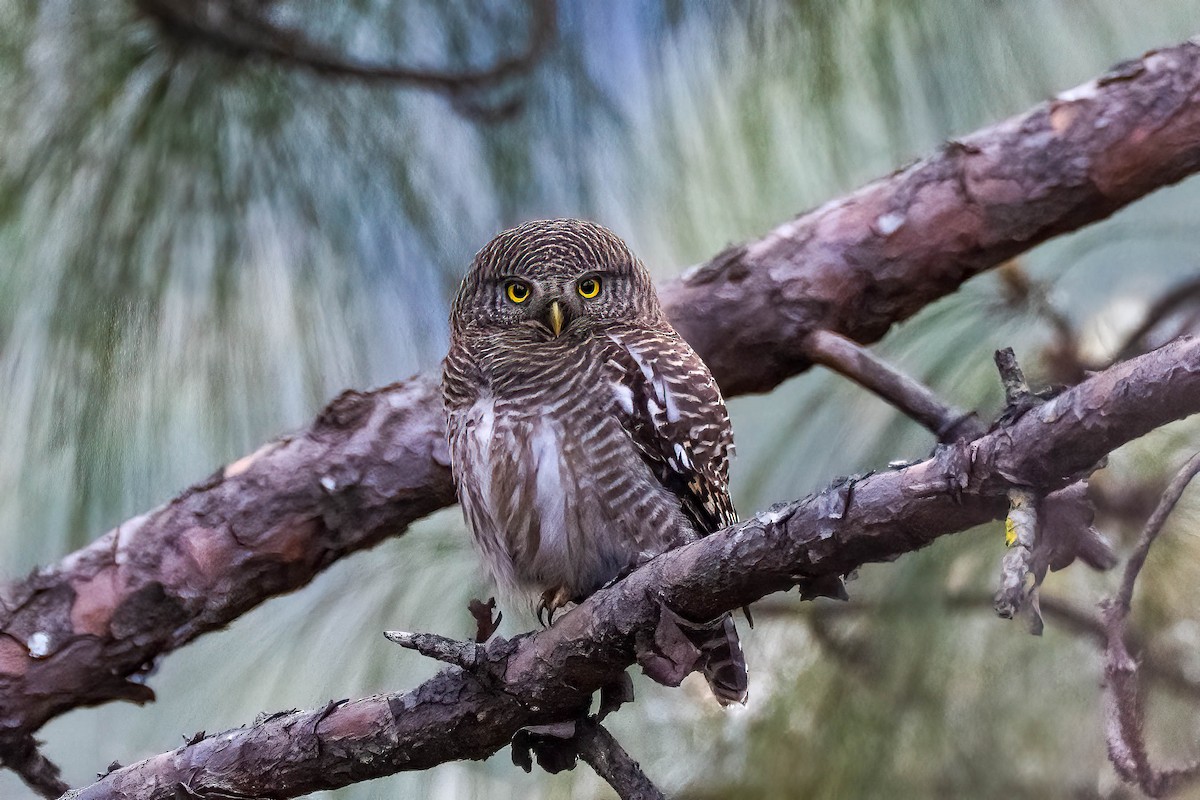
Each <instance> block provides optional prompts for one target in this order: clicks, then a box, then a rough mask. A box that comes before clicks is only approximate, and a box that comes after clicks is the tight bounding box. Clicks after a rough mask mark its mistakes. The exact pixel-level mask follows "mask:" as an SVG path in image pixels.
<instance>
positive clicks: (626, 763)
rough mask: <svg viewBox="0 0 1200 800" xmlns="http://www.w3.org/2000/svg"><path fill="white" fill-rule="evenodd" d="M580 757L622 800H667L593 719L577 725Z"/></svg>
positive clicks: (576, 737)
mask: <svg viewBox="0 0 1200 800" xmlns="http://www.w3.org/2000/svg"><path fill="white" fill-rule="evenodd" d="M575 739H576V741H577V742H578V745H579V757H580V758H582V759H583V760H584V761H586V762H587V763H588V766H590V767H591V768H592V769H594V770H595V771H596V774H597V775H599V776H600V777H601V778H603V779H604V780H605V781H607V782H608V785H609V786H611V787H612V788H613V789H614V790H615V791H616V793H617V796H618V797H620V798H621V800H666V798H665V797H664V796H663V793H662V792H661V791H659V789H658V787H657V786H655V785H654V784H653V783H652V782H651V781H650V779H649V778H648V777H646V773H645V772H643V771H642V767H641V765H640V764H638V762H636V761H634V760H633V759H632V758H630V756H629V753H627V752H625V748H623V747H621V743H620V742H618V741H617V740H616V738H615V737H614V736H613V735H612V734H611V733H609V731H608V729H607V728H605V727H604V726H603V725H601V724H600V723H599V722H597V721H596V720H594V719H592V718H590V717H589V718H587V719H582V720H580V721H579V722H578V723H577V726H576V733H575Z"/></svg>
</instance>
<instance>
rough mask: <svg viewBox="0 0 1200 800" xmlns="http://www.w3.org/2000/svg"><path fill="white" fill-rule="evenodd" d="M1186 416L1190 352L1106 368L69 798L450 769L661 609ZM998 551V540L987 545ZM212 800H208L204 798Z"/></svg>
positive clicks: (593, 687)
mask: <svg viewBox="0 0 1200 800" xmlns="http://www.w3.org/2000/svg"><path fill="white" fill-rule="evenodd" d="M1193 413H1200V340H1197V339H1180V340H1177V341H1175V342H1173V343H1171V344H1170V345H1168V346H1166V347H1164V348H1162V349H1160V350H1157V351H1154V352H1153V353H1150V354H1148V355H1145V356H1142V357H1140V358H1137V359H1135V360H1133V361H1130V362H1127V363H1124V364H1120V365H1117V366H1114V367H1112V368H1110V369H1109V370H1107V371H1105V372H1103V373H1101V374H1099V375H1097V376H1095V377H1093V378H1091V379H1089V380H1088V381H1086V382H1084V383H1082V384H1080V385H1079V386H1077V387H1075V388H1073V389H1071V390H1069V391H1067V392H1065V393H1063V394H1062V395H1060V396H1058V397H1057V398H1055V399H1053V400H1051V401H1050V402H1048V403H1046V404H1045V405H1042V406H1039V407H1037V408H1034V409H1033V410H1031V411H1029V412H1028V413H1026V414H1024V415H1023V416H1021V417H1020V418H1019V419H1017V420H1016V421H1015V422H1011V423H1009V424H1007V425H1005V426H1003V427H1000V428H998V429H997V430H995V431H993V432H991V433H989V434H987V435H986V436H984V437H982V438H980V439H977V440H975V441H974V442H971V443H966V442H962V443H959V444H956V445H953V446H951V447H949V448H946V449H945V450H944V451H943V452H942V453H941V454H940V455H939V456H938V457H936V458H933V459H930V460H928V461H925V462H922V463H920V464H916V465H914V466H911V467H908V468H905V469H901V470H894V471H889V472H885V473H882V474H877V475H873V476H870V477H868V478H866V479H864V480H861V481H859V482H857V483H855V484H854V485H853V486H852V487H851V486H849V485H847V484H835V485H834V486H832V487H830V488H829V489H827V490H825V491H824V492H822V493H820V494H817V495H814V496H811V497H808V498H806V499H804V500H800V501H798V502H795V503H790V504H787V505H785V506H781V507H778V508H775V509H772V510H771V511H769V512H766V513H761V514H759V515H757V516H755V517H754V518H752V519H749V520H747V521H745V522H743V523H740V524H738V525H735V526H732V527H730V528H727V529H726V530H724V531H720V532H718V533H715V534H713V535H712V536H709V537H707V538H705V539H702V540H700V541H698V542H696V543H694V544H691V545H688V546H686V547H683V548H680V549H678V550H674V551H671V552H669V553H666V554H664V555H662V556H660V557H658V558H656V559H654V560H653V561H651V562H649V563H648V564H646V565H645V566H643V567H642V568H640V569H638V570H637V571H636V572H634V573H633V574H631V575H630V576H629V577H627V578H626V579H625V580H623V581H621V582H620V583H618V584H616V585H615V586H612V587H609V588H607V589H603V590H601V591H599V592H597V593H596V594H594V595H593V596H592V597H590V598H589V599H588V600H587V601H585V602H584V603H583V604H582V605H580V606H579V607H577V608H575V609H573V610H572V611H571V612H570V613H568V614H566V615H565V616H564V617H562V618H561V619H560V620H559V621H558V622H556V623H555V624H554V626H553V627H551V628H549V629H548V630H545V631H542V632H540V633H537V634H528V635H525V636H521V637H518V638H517V639H514V640H511V641H503V640H497V641H494V642H493V643H492V644H491V645H489V646H488V647H487V648H483V647H478V648H476V646H475V645H473V644H469V643H466V644H464V645H462V646H464V647H470V648H475V649H473V650H472V656H471V658H470V659H466V660H460V661H459V663H463V664H466V665H467V667H468V669H466V670H464V669H462V668H458V667H455V668H451V669H448V670H446V671H444V672H442V673H440V674H439V675H437V676H435V677H434V678H432V679H430V680H429V681H427V682H426V683H424V684H423V685H421V686H420V687H418V688H417V689H415V690H413V691H411V692H408V693H404V694H394V695H380V696H376V697H369V698H364V699H361V700H354V701H348V702H347V701H343V702H341V703H335V704H331V705H329V706H327V707H325V708H323V709H320V710H318V711H304V712H300V711H293V712H286V713H283V714H278V715H275V716H273V717H270V718H268V719H266V720H265V721H263V722H261V723H259V724H257V725H254V726H252V727H248V728H241V729H237V730H233V731H227V732H224V733H221V734H217V735H214V736H210V737H208V738H205V739H203V740H201V741H199V742H196V743H193V744H189V745H185V746H184V747H181V748H179V749H177V750H175V751H173V752H170V753H166V754H163V755H160V756H156V757H154V758H151V759H148V760H146V761H143V762H140V763H137V764H133V765H131V766H129V767H125V768H123V769H119V770H117V771H115V772H113V773H111V774H109V775H107V776H105V777H104V778H102V779H101V780H100V781H99V782H98V783H96V784H93V785H92V786H90V787H87V788H85V789H82V790H80V791H78V792H77V793H73V794H72V797H73V798H75V800H83V799H84V798H86V799H87V800H101V799H104V800H117V799H118V798H119V799H120V800H132V799H133V798H138V799H139V800H157V798H162V799H163V800H166V799H167V798H174V797H176V796H177V794H176V791H177V788H179V787H186V789H188V790H190V791H192V792H197V793H200V794H201V795H202V796H203V794H204V793H205V792H208V793H213V794H215V795H219V796H235V797H243V796H252V797H253V796H260V795H261V796H270V797H293V796H296V795H300V794H305V793H308V792H312V791H315V790H317V789H325V788H333V787H337V786H343V785H346V784H349V783H353V782H356V781H362V780H367V779H370V778H376V777H380V776H383V775H388V774H392V773H395V772H399V771H403V770H420V769H426V768H429V767H432V766H434V765H436V764H440V763H443V762H446V761H450V760H456V759H468V758H486V757H487V756H489V755H491V754H492V753H494V752H496V751H497V750H499V749H500V748H502V747H504V746H505V745H506V744H507V743H508V742H509V740H510V739H511V737H512V735H513V734H514V733H515V732H516V731H517V730H518V729H519V728H521V727H523V726H527V725H534V724H546V723H552V722H555V721H559V720H562V719H564V718H570V717H571V716H573V715H578V714H579V713H580V710H581V709H582V708H584V707H585V705H586V703H587V702H588V699H589V697H590V695H591V694H592V693H593V692H595V691H597V690H598V689H600V688H601V687H602V686H605V685H607V684H610V683H612V682H613V681H614V680H616V679H618V678H619V676H620V675H621V673H622V672H623V671H624V670H625V669H626V668H628V667H629V666H630V665H631V664H633V663H634V661H635V659H636V658H637V654H638V653H639V652H645V651H647V650H648V649H653V648H654V647H655V632H656V630H657V629H658V627H659V620H660V617H661V616H662V615H663V613H664V612H663V608H664V607H666V608H669V609H671V611H672V613H673V614H681V615H683V616H685V617H687V618H691V619H711V618H713V617H715V616H717V615H718V614H720V613H722V612H724V611H729V610H732V609H735V608H738V607H740V606H742V605H745V604H746V603H750V602H753V601H755V600H758V599H760V598H762V597H764V596H766V595H768V594H771V593H773V592H778V591H784V590H787V589H789V588H791V587H793V586H796V585H797V584H800V585H803V584H804V583H806V582H812V581H819V580H821V579H829V578H836V577H838V576H841V575H844V574H846V573H848V572H850V571H851V570H854V569H857V568H858V567H860V566H862V565H863V564H866V563H869V562H875V561H888V560H892V559H894V558H896V557H897V556H900V555H902V554H904V553H907V552H911V551H914V550H917V549H920V548H922V547H924V546H926V545H928V544H929V543H931V542H933V541H934V540H935V539H937V538H938V537H940V536H944V535H947V534H950V533H954V532H956V531H962V530H966V529H968V528H970V527H973V526H975V525H977V524H979V523H981V522H985V521H988V520H992V519H998V518H1000V517H1002V516H1004V514H1005V511H1006V509H1007V507H1008V502H1007V492H1008V490H1010V489H1012V488H1013V487H1026V488H1031V489H1033V490H1034V491H1036V492H1038V493H1040V494H1044V493H1047V492H1050V491H1053V490H1056V489H1059V488H1061V487H1062V486H1064V485H1066V484H1067V483H1069V482H1072V481H1074V480H1075V479H1076V478H1077V477H1078V476H1079V475H1081V474H1085V473H1087V472H1089V471H1091V470H1092V469H1093V468H1094V467H1095V465H1096V464H1097V462H1098V461H1099V460H1100V459H1102V458H1103V457H1104V456H1105V455H1106V454H1107V453H1108V452H1109V451H1111V450H1112V449H1114V448H1116V447H1118V446H1120V445H1121V444H1123V443H1125V442H1127V441H1130V440H1131V439H1134V438H1136V437H1138V436H1141V435H1142V434H1144V433H1146V432H1148V431H1150V430H1152V429H1153V428H1156V427H1158V426H1161V425H1163V424H1166V423H1168V422H1171V421H1173V420H1176V419H1180V418H1182V417H1185V416H1188V415H1189V414H1193ZM997 541H999V534H998V533H997ZM222 792H223V793H225V794H223V795H222V794H220V793H222Z"/></svg>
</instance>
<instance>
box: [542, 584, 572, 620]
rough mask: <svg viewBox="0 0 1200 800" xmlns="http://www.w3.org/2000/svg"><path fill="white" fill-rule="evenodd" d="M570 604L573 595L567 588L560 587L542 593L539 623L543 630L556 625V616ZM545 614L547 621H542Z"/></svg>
mask: <svg viewBox="0 0 1200 800" xmlns="http://www.w3.org/2000/svg"><path fill="white" fill-rule="evenodd" d="M569 602H571V595H570V594H569V593H568V592H567V587H565V586H558V587H555V588H553V589H547V590H546V591H544V592H542V599H541V600H540V601H539V602H538V605H537V618H538V622H539V623H540V624H541V626H542V627H543V628H549V627H550V626H551V625H553V624H554V614H555V613H556V612H557V611H558V610H559V609H560V608H562V607H563V606H565V605H566V604H567V603H569ZM543 614H545V615H546V619H545V620H543V619H542V615H543Z"/></svg>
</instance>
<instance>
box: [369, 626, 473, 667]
mask: <svg viewBox="0 0 1200 800" xmlns="http://www.w3.org/2000/svg"><path fill="white" fill-rule="evenodd" d="M383 635H384V636H386V637H387V638H388V640H389V641H392V642H395V643H396V644H398V645H400V646H401V647H403V648H405V649H408V650H415V651H417V652H418V653H420V654H421V655H423V656H425V657H427V658H432V659H435V660H437V661H442V662H445V663H446V664H453V665H454V666H456V667H462V668H463V669H465V670H467V671H468V672H470V671H472V670H474V669H476V668H478V666H479V665H480V664H481V663H483V660H484V652H483V647H482V646H481V645H478V644H476V643H475V642H460V641H459V640H457V639H450V638H448V637H446V636H439V635H438V634H436V633H409V632H408V631H384V633H383Z"/></svg>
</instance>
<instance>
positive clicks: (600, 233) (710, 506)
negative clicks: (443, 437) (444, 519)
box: [442, 219, 747, 704]
mask: <svg viewBox="0 0 1200 800" xmlns="http://www.w3.org/2000/svg"><path fill="white" fill-rule="evenodd" d="M450 326H451V336H450V352H449V354H448V355H447V356H446V360H445V362H444V369H443V376H442V392H443V398H444V402H445V408H446V413H447V418H448V437H449V447H450V461H451V468H452V471H453V473H454V478H455V483H456V486H457V491H458V499H459V502H460V504H461V506H462V509H463V513H464V516H465V517H466V521H467V525H468V526H469V527H470V529H471V532H472V534H473V536H474V539H475V543H476V545H477V546H478V549H479V550H480V552H481V553H482V555H483V559H484V561H485V562H486V564H487V566H488V568H489V569H490V571H491V573H492V576H493V577H494V578H495V580H496V582H497V584H499V586H500V587H501V589H502V590H507V591H509V592H525V593H529V594H530V595H531V596H534V597H537V596H540V605H539V617H540V616H541V612H542V611H543V610H548V611H549V612H550V619H551V623H552V622H553V612H554V611H555V610H556V609H558V608H561V607H562V606H563V605H565V604H567V603H569V602H578V601H580V600H582V599H583V598H585V597H587V596H588V595H589V594H591V593H592V592H594V591H596V590H597V589H598V588H600V587H601V586H604V585H605V584H607V583H610V582H612V581H613V580H614V579H616V578H618V577H621V576H623V575H624V574H626V573H627V572H629V571H631V570H632V569H633V568H635V567H636V566H638V565H639V564H641V563H643V562H645V561H647V560H648V559H651V558H653V557H654V556H656V555H659V554H660V553H663V552H665V551H667V550H670V549H672V548H674V547H679V546H680V545H683V544H686V543H688V542H691V541H695V540H696V539H697V538H699V537H701V536H704V535H706V534H708V533H711V532H713V531H715V530H718V529H720V528H723V527H726V526H727V525H730V524H732V523H733V522H734V521H735V519H736V516H735V513H734V510H733V504H732V502H731V500H730V498H729V479H728V473H729V457H730V455H731V451H732V449H733V434H732V431H731V429H730V425H729V416H728V414H727V413H726V411H725V404H724V401H723V400H722V399H721V393H720V390H719V389H718V388H717V384H716V382H715V381H714V380H713V377H712V375H711V374H710V373H709V371H708V368H707V367H706V366H705V364H704V362H703V361H701V360H700V357H699V356H698V355H696V353H695V352H694V351H693V350H692V348H691V347H689V346H688V344H687V343H686V342H685V341H684V340H683V339H682V338H680V336H679V334H677V333H676V332H675V330H674V329H673V328H672V327H671V324H670V323H669V322H668V321H667V318H666V316H665V315H664V314H663V311H662V308H661V307H660V305H659V302H658V297H657V295H656V294H655V291H654V286H653V284H652V282H651V280H650V275H649V273H648V272H647V271H646V268H645V267H644V266H643V265H642V263H641V262H640V261H639V260H638V258H637V257H636V256H634V254H633V253H632V252H631V251H630V250H629V248H628V247H627V246H626V244H625V243H624V242H623V241H622V240H621V239H620V238H618V237H617V236H616V235H615V234H613V233H612V232H611V231H609V230H607V229H605V228H603V227H601V226H599V225H596V224H593V223H590V222H584V221H581V220H574V219H557V220H543V221H536V222H529V223H526V224H524V225H521V226H520V227H517V228H513V229H511V230H508V231H505V232H503V233H501V234H500V235H499V236H497V237H496V238H495V239H493V240H492V241H491V242H489V243H488V244H487V245H486V246H485V247H484V248H483V249H482V250H480V251H479V253H478V254H477V255H476V256H475V259H474V261H473V263H472V264H471V268H470V271H469V272H468V273H467V276H466V278H465V279H464V280H463V282H462V286H461V288H460V289H459V291H458V295H457V296H456V298H455V300H454V304H453V308H452V311H451V316H450ZM700 635H701V636H703V637H704V638H703V639H702V640H701V641H698V642H696V644H697V646H698V648H699V650H700V652H701V653H702V656H701V662H700V667H701V669H702V670H703V672H704V674H705V676H706V677H707V679H708V682H709V685H710V687H711V688H712V690H713V694H714V695H715V696H716V698H717V700H719V701H720V702H721V703H722V704H728V703H735V702H741V703H744V702H745V700H746V696H747V691H746V690H747V677H746V664H745V660H744V658H743V656H742V652H741V645H740V644H739V642H738V637H737V631H736V629H735V627H734V624H733V620H732V618H731V617H729V616H728V615H726V616H725V617H724V618H723V619H722V620H720V621H719V622H718V624H716V625H715V626H714V627H710V628H706V629H705V631H704V632H703V633H702V634H700Z"/></svg>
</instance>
